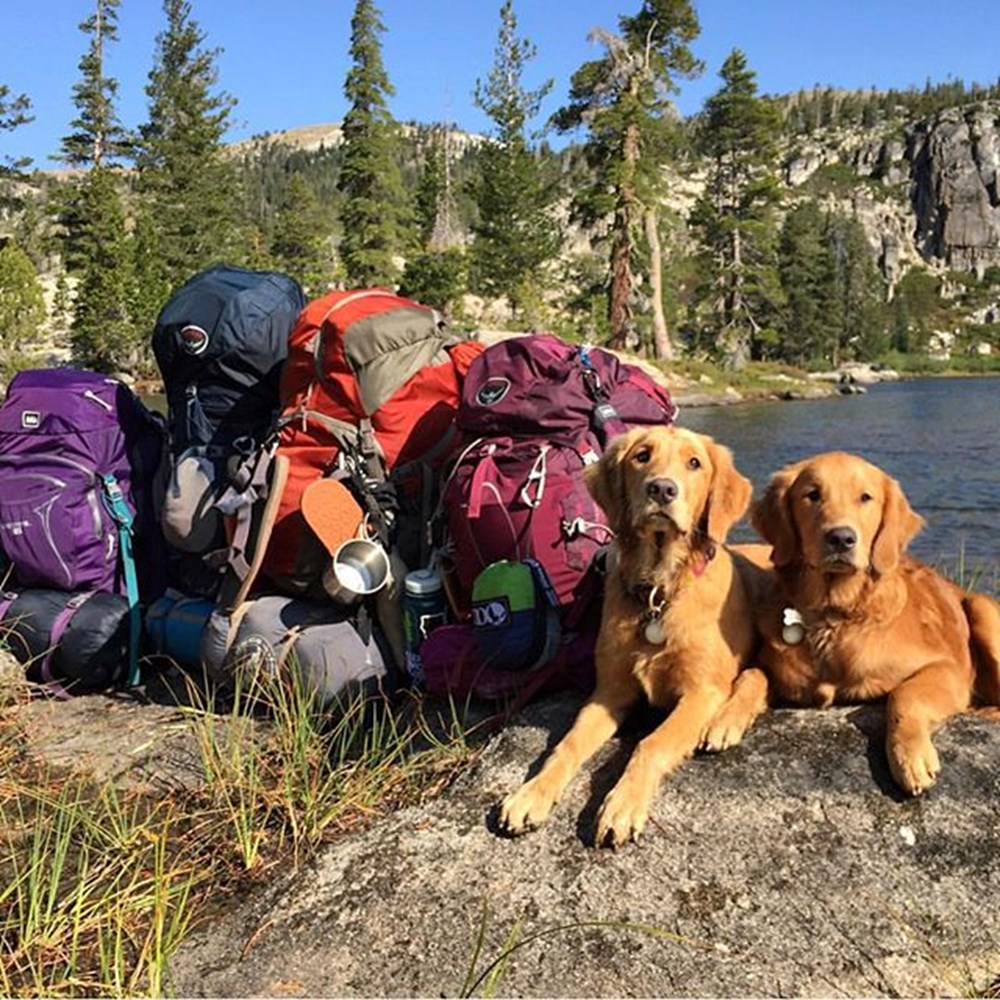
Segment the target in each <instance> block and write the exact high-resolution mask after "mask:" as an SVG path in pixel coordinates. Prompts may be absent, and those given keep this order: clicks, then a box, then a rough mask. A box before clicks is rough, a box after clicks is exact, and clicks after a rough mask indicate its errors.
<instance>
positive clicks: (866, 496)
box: [861, 493, 875, 503]
mask: <svg viewBox="0 0 1000 1000" xmlns="http://www.w3.org/2000/svg"><path fill="white" fill-rule="evenodd" d="M874 499H875V497H873V496H872V495H871V494H870V493H862V494H861V502H862V503H871V502H872V500H874Z"/></svg>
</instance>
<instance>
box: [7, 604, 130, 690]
mask: <svg viewBox="0 0 1000 1000" xmlns="http://www.w3.org/2000/svg"><path fill="white" fill-rule="evenodd" d="M0 636H2V638H3V641H4V644H5V645H6V647H7V648H8V649H9V650H10V652H11V653H12V654H13V655H14V657H15V658H16V659H17V661H18V662H19V663H22V664H24V665H26V666H27V668H28V678H29V679H30V680H35V681H47V682H62V684H63V686H65V687H66V688H67V689H68V690H72V691H98V690H101V689H102V688H108V687H112V686H113V685H115V684H118V683H123V682H124V681H125V680H126V679H127V676H128V670H129V616H128V599H127V598H125V597H123V596H121V595H119V594H107V593H102V592H81V593H69V592H66V591H62V590H22V591H17V592H10V591H8V592H0Z"/></svg>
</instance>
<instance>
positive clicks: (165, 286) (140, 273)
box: [126, 203, 172, 370]
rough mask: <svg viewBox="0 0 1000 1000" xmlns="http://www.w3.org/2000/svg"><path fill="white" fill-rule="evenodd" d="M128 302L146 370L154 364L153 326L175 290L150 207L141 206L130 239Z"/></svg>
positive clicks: (138, 348) (139, 361) (128, 250)
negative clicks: (152, 352)
mask: <svg viewBox="0 0 1000 1000" xmlns="http://www.w3.org/2000/svg"><path fill="white" fill-rule="evenodd" d="M127 252H128V262H129V266H128V269H127V278H128V280H127V285H126V301H127V304H128V313H129V318H130V320H131V323H132V329H133V331H134V346H135V350H136V353H137V357H138V364H139V367H140V368H141V369H142V370H147V369H150V368H151V367H152V365H153V359H152V357H151V350H152V343H151V337H152V335H153V327H154V326H155V325H156V317H157V316H158V315H159V314H160V310H161V309H162V308H163V304H164V303H165V302H166V301H167V299H168V298H169V296H170V292H171V290H172V285H171V282H170V276H169V274H168V273H167V265H166V261H165V260H164V259H163V253H162V250H161V246H160V237H159V224H158V222H157V219H156V218H155V216H154V215H153V213H152V211H151V209H150V207H149V206H148V205H146V204H143V203H140V204H139V206H138V207H137V209H136V213H135V219H134V221H133V224H132V231H131V233H130V234H129V239H128V247H127Z"/></svg>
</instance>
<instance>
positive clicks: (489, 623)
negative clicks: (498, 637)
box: [472, 597, 510, 628]
mask: <svg viewBox="0 0 1000 1000" xmlns="http://www.w3.org/2000/svg"><path fill="white" fill-rule="evenodd" d="M472 624H473V625H474V626H475V627H476V628H503V627H504V626H506V625H509V624H510V601H509V600H508V599H507V598H506V597H494V598H493V599H492V600H489V601H482V602H481V603H479V604H473V606H472Z"/></svg>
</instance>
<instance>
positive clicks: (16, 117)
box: [0, 83, 35, 178]
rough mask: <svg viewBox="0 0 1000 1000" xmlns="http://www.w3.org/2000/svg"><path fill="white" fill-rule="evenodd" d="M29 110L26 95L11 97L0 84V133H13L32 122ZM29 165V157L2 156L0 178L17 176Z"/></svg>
mask: <svg viewBox="0 0 1000 1000" xmlns="http://www.w3.org/2000/svg"><path fill="white" fill-rule="evenodd" d="M30 110H31V98H29V97H28V95H27V94H17V95H16V96H14V95H12V94H11V92H10V87H8V86H7V85H6V84H3V83H0V132H13V131H14V129H16V128H20V127H21V126H22V125H27V124H28V123H29V122H32V121H34V120H35V119H34V115H30V114H29V113H28V112H29V111H30ZM30 164H31V159H30V157H22V158H19V159H16V160H15V159H14V158H13V157H10V156H4V157H3V160H2V161H0V178H2V177H3V176H4V175H5V174H17V173H19V172H20V171H22V170H24V169H25V168H26V167H28V166H29V165H30Z"/></svg>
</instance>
